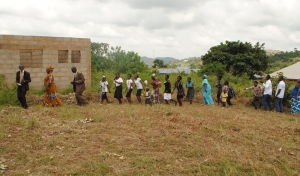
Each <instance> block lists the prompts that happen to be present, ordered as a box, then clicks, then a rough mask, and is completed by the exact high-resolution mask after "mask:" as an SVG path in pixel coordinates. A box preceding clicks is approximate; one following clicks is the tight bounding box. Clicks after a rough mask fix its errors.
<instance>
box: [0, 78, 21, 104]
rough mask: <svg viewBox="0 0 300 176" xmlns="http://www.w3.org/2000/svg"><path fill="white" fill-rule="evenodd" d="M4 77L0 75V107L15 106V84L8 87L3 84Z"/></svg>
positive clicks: (16, 102)
mask: <svg viewBox="0 0 300 176" xmlns="http://www.w3.org/2000/svg"><path fill="white" fill-rule="evenodd" d="M4 81H5V76H4V75H0V105H5V104H10V105H17V104H18V99H17V95H16V89H17V86H16V84H12V86H8V85H7V84H6V83H5V82H4Z"/></svg>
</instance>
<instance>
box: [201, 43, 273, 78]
mask: <svg viewBox="0 0 300 176" xmlns="http://www.w3.org/2000/svg"><path fill="white" fill-rule="evenodd" d="M202 61H203V65H208V64H223V65H224V66H225V71H226V72H231V73H232V74H233V75H242V74H243V73H247V75H248V76H249V77H253V75H254V74H255V73H259V72H263V71H265V70H266V69H267V67H268V56H267V54H266V52H265V50H264V43H263V44H259V43H258V42H257V43H256V44H255V45H254V46H252V44H251V43H249V42H245V43H243V42H241V41H232V42H230V41H226V42H225V43H221V44H220V45H217V46H214V47H211V48H210V50H209V51H208V52H207V53H206V54H205V55H204V56H203V57H202Z"/></svg>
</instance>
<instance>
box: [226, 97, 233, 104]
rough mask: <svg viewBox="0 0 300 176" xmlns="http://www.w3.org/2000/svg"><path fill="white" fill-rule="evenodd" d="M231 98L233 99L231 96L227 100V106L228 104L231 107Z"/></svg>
mask: <svg viewBox="0 0 300 176" xmlns="http://www.w3.org/2000/svg"><path fill="white" fill-rule="evenodd" d="M231 98H232V97H231V96H228V97H227V99H226V102H227V104H228V105H229V106H231V105H232V103H231V101H230V100H231Z"/></svg>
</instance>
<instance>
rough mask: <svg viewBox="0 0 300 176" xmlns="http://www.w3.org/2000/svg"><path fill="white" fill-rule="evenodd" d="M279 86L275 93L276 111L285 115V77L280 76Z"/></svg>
mask: <svg viewBox="0 0 300 176" xmlns="http://www.w3.org/2000/svg"><path fill="white" fill-rule="evenodd" d="M278 81H279V83H278V85H277V89H276V93H275V98H276V100H275V107H276V111H277V112H280V113H283V103H282V100H283V97H284V92H285V83H284V82H283V76H282V75H280V76H279V77H278Z"/></svg>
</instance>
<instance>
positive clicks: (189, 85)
mask: <svg viewBox="0 0 300 176" xmlns="http://www.w3.org/2000/svg"><path fill="white" fill-rule="evenodd" d="M186 88H187V96H186V98H187V99H188V100H189V101H190V104H192V102H193V99H194V92H195V90H194V82H193V81H192V79H191V77H188V78H187V82H186Z"/></svg>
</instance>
